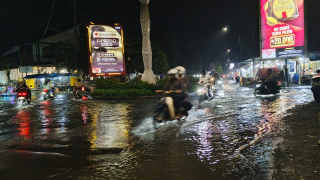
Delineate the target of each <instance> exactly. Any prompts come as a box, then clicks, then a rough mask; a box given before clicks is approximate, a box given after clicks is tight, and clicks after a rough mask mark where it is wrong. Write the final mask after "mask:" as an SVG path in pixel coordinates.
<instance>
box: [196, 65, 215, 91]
mask: <svg viewBox="0 0 320 180" xmlns="http://www.w3.org/2000/svg"><path fill="white" fill-rule="evenodd" d="M201 74H202V76H201V77H200V79H199V82H198V84H203V85H206V86H207V88H208V92H209V91H210V89H211V85H212V81H211V77H210V75H209V74H208V73H207V71H206V70H204V69H202V71H201Z"/></svg>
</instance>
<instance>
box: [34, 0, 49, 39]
mask: <svg viewBox="0 0 320 180" xmlns="http://www.w3.org/2000/svg"><path fill="white" fill-rule="evenodd" d="M48 2H49V0H47V2H46V5H45V7H44V10H43V13H42V16H41V19H40V21H39V23H38V24H40V23H41V21H42V19H43V16H44V13H45V12H46V9H47V5H48ZM38 27H39V26H37V27H36V30H35V31H34V33H33V35H32V36H33V37H34V35H35V34H36V32H37V30H38Z"/></svg>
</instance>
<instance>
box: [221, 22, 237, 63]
mask: <svg viewBox="0 0 320 180" xmlns="http://www.w3.org/2000/svg"><path fill="white" fill-rule="evenodd" d="M223 30H224V31H225V32H227V31H228V30H231V31H234V32H236V33H237V34H238V35H239V46H240V61H241V38H240V33H239V32H238V31H236V30H233V29H229V28H227V27H225V28H223ZM237 63H238V62H237Z"/></svg>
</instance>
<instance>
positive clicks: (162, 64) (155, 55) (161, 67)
mask: <svg viewBox="0 0 320 180" xmlns="http://www.w3.org/2000/svg"><path fill="white" fill-rule="evenodd" d="M151 46H152V70H153V72H154V73H155V74H161V73H166V72H167V70H168V69H169V63H168V57H167V55H166V53H165V52H164V49H163V48H162V46H161V44H160V43H158V42H155V41H152V42H151ZM125 52H126V54H125V55H126V56H127V58H126V59H127V61H126V69H127V72H143V71H144V64H143V58H142V40H141V39H126V40H125ZM128 58H130V60H128Z"/></svg>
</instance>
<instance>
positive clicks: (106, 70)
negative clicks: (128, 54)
mask: <svg viewBox="0 0 320 180" xmlns="http://www.w3.org/2000/svg"><path fill="white" fill-rule="evenodd" d="M87 29H88V52H89V73H90V76H120V75H125V74H126V70H125V59H124V44H123V28H122V25H119V24H114V25H97V24H93V23H91V24H90V25H87Z"/></svg>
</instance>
